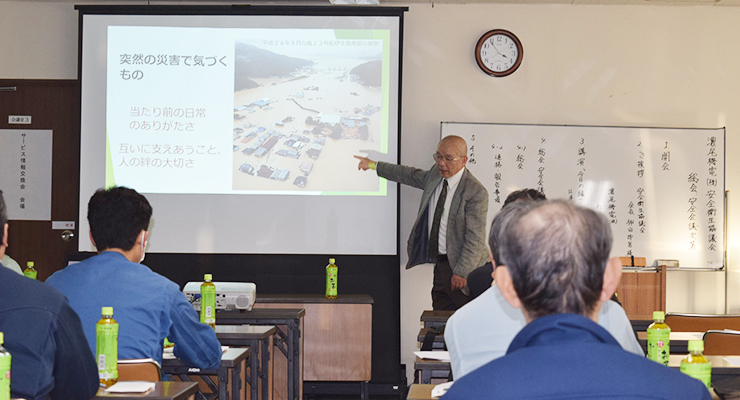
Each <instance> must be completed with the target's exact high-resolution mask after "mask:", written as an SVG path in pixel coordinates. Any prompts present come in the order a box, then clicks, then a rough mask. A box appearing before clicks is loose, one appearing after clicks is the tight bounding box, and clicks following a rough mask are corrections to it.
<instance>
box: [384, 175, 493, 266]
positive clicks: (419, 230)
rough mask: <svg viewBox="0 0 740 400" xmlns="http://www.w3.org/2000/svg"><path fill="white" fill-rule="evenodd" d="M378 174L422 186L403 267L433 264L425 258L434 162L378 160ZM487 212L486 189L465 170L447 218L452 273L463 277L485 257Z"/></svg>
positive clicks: (435, 179)
mask: <svg viewBox="0 0 740 400" xmlns="http://www.w3.org/2000/svg"><path fill="white" fill-rule="evenodd" d="M376 171H377V173H378V176H380V177H383V178H386V179H389V180H392V181H395V182H398V183H402V184H405V185H409V186H413V187H415V188H419V189H422V190H423V191H424V193H423V194H422V197H421V204H420V205H419V212H418V214H417V216H416V222H414V227H413V228H412V229H411V235H410V236H409V241H408V255H409V261H408V263H407V264H406V269H409V268H411V267H413V266H416V265H419V264H424V263H434V260H432V259H430V258H429V216H428V209H429V200H430V199H431V198H432V195H433V194H434V189H435V188H436V187H437V185H438V184H439V182H441V181H442V176H440V175H439V171H438V170H437V167H436V165H435V166H432V168H431V169H429V170H426V171H425V170H422V169H419V168H413V167H407V166H404V165H395V164H389V163H386V162H378V163H377V167H376ZM487 213H488V191H487V190H486V188H485V187H484V186H483V184H481V183H480V182H478V180H477V179H475V177H474V176H473V174H472V173H470V171H468V170H467V169H465V171H464V172H463V176H462V179H460V184H459V185H458V186H457V190H455V194H454V195H453V197H452V204H451V205H450V213H449V219H448V220H447V240H446V244H447V258H448V259H449V261H450V267H451V268H452V272H453V273H454V274H456V275H459V276H462V277H463V278H467V276H468V273H470V272H471V271H472V270H474V269H475V268H478V267H480V266H481V265H483V264H485V263H486V262H487V261H488V260H489V256H488V248H487V247H486V238H485V236H486V214H487Z"/></svg>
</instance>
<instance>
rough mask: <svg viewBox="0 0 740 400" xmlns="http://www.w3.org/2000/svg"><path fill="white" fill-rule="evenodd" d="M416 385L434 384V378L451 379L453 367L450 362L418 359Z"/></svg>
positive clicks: (415, 367)
mask: <svg viewBox="0 0 740 400" xmlns="http://www.w3.org/2000/svg"><path fill="white" fill-rule="evenodd" d="M414 371H415V375H416V376H414V383H424V384H429V383H432V378H441V379H449V376H450V373H451V372H452V367H451V366H450V362H449V361H438V360H427V359H423V358H419V357H416V361H414Z"/></svg>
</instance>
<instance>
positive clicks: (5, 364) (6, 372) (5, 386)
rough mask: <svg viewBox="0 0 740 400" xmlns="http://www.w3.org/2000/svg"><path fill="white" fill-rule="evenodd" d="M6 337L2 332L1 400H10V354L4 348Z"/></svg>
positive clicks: (0, 362) (0, 351) (0, 347)
mask: <svg viewBox="0 0 740 400" xmlns="http://www.w3.org/2000/svg"><path fill="white" fill-rule="evenodd" d="M3 343H5V336H4V335H3V333H2V332H0V400H8V399H10V359H11V357H10V353H8V351H7V350H5V348H4V347H3Z"/></svg>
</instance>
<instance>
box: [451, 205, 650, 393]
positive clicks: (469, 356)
mask: <svg viewBox="0 0 740 400" xmlns="http://www.w3.org/2000/svg"><path fill="white" fill-rule="evenodd" d="M527 201H529V200H527ZM521 202H525V201H521ZM517 203H520V202H517ZM511 210H512V207H511V204H507V205H505V206H504V207H503V208H502V209H501V211H500V212H499V213H498V214H497V215H496V217H495V218H494V219H493V223H492V224H491V233H490V236H489V246H490V249H491V259H492V260H493V261H494V262H496V263H497V264H498V265H501V263H500V262H498V261H499V260H500V259H501V257H500V256H499V241H498V234H499V232H500V231H501V228H502V226H503V221H504V220H505V219H506V216H507V214H508V213H509V212H511ZM498 265H497V266H498ZM468 282H470V281H469V280H468ZM598 322H599V325H601V326H602V327H604V329H606V330H607V331H609V333H610V334H611V335H612V336H613V337H614V338H615V339H617V342H619V344H620V345H621V346H622V348H624V349H625V350H627V351H629V352H632V353H635V354H637V355H639V356H644V353H643V352H642V348H641V347H640V344H639V343H638V342H637V338H636V337H635V332H634V331H633V330H632V325H631V324H630V321H629V318H627V314H625V312H624V310H623V309H622V307H621V306H619V304H617V303H615V302H613V301H611V300H609V301H607V302H605V303H604V304H603V305H602V307H601V311H599V318H598ZM526 324H527V321H526V320H525V319H524V314H522V311H521V310H519V309H517V308H514V307H512V306H511V305H510V304H509V303H508V302H507V301H506V300H505V299H504V297H503V296H502V295H501V291H500V290H499V288H498V287H497V286H496V285H495V284H494V285H493V286H490V287H489V288H488V290H486V291H485V292H483V294H482V295H480V296H479V297H477V298H475V299H474V300H472V301H470V302H469V303H468V304H466V305H465V306H463V307H462V308H460V309H459V310H457V311H456V312H455V314H453V315H452V317H450V319H449V320H447V326H446V327H445V334H444V338H445V344H446V345H447V349H448V350H449V352H450V362H451V365H452V376H453V377H454V378H455V379H460V378H462V377H463V376H465V375H466V374H468V373H469V372H472V371H474V370H475V369H477V368H478V367H480V366H482V365H484V364H487V363H488V362H490V361H492V360H494V359H496V358H499V357H502V356H503V355H504V354H506V349H508V348H509V344H511V341H512V340H513V339H514V336H516V334H517V333H519V331H520V330H521V329H522V328H524V326H525V325H526Z"/></svg>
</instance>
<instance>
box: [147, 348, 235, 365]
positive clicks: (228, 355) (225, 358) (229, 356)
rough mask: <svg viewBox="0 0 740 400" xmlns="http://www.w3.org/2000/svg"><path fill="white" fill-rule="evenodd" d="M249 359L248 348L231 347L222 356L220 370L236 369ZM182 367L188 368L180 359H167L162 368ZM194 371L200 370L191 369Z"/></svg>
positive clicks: (163, 361)
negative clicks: (224, 368)
mask: <svg viewBox="0 0 740 400" xmlns="http://www.w3.org/2000/svg"><path fill="white" fill-rule="evenodd" d="M248 357H249V349H248V348H241V349H240V348H235V347H230V348H229V349H228V350H226V351H225V352H224V353H223V354H222V355H221V364H220V365H219V368H223V367H226V368H234V367H236V366H237V365H239V363H241V362H242V361H244V360H246V359H247V358H248ZM180 367H187V365H185V363H184V362H183V361H182V360H180V359H179V358H174V357H173V358H165V359H163V360H162V368H163V369H168V368H180ZM190 369H193V370H199V369H198V368H190Z"/></svg>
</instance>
